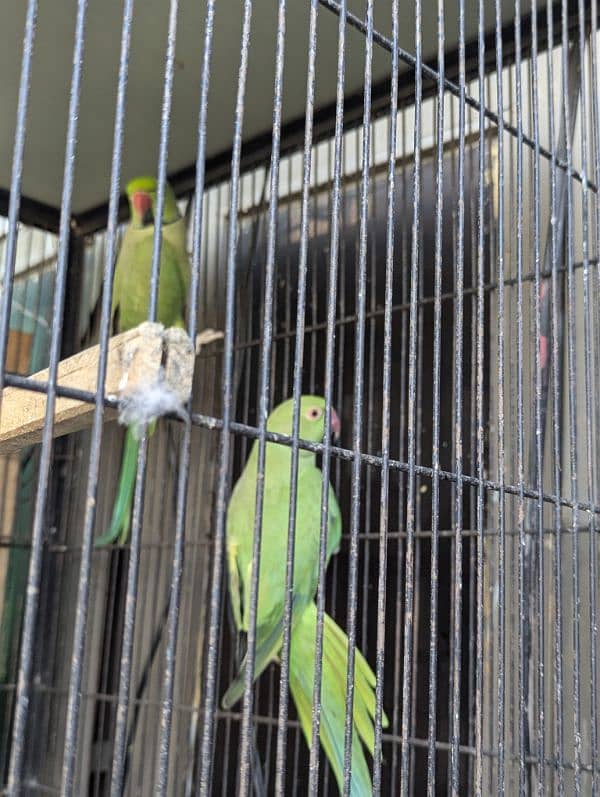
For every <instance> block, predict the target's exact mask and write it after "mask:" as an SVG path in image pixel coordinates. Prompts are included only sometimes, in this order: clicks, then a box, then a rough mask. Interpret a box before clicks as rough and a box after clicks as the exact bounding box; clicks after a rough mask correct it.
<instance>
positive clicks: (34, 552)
mask: <svg viewBox="0 0 600 797" xmlns="http://www.w3.org/2000/svg"><path fill="white" fill-rule="evenodd" d="M86 11H87V0H79V2H78V4H77V19H76V23H75V42H74V48H73V71H72V75H71V89H70V96H69V116H68V125H67V142H66V149H65V167H64V175H63V191H62V198H61V215H60V232H59V248H58V261H57V268H56V282H55V288H54V302H53V312H52V318H53V319H54V324H53V326H52V337H51V342H50V358H49V359H50V362H49V368H48V398H47V403H46V417H45V420H44V431H43V437H42V447H41V453H40V462H39V474H38V487H37V495H36V503H35V515H34V519H33V531H32V535H31V557H30V560H29V572H28V575H27V593H26V594H27V598H26V602H25V611H24V618H23V630H22V635H21V654H20V660H19V677H18V683H17V693H16V705H15V718H14V722H13V738H12V748H11V755H10V764H9V773H8V791H9V794H11V795H15V797H18V795H19V794H20V793H21V789H22V787H23V763H24V754H25V746H26V731H27V718H28V714H29V700H30V692H31V677H32V669H33V649H34V645H35V626H36V619H37V611H38V603H39V592H40V584H41V578H42V553H43V544H44V520H45V514H46V498H47V494H48V483H49V480H50V466H51V461H52V432H53V427H54V407H55V403H56V382H57V372H58V362H59V359H60V345H61V338H62V324H61V323H60V319H61V318H62V314H63V309H64V299H65V285H66V277H67V266H68V254H69V252H68V250H69V235H70V229H71V194H72V191H73V180H74V174H75V152H76V148H77V123H78V117H79V98H80V90H81V74H82V65H83V49H84V41H85V21H86ZM29 22H30V23H31V25H32V26H33V19H29ZM31 35H32V36H33V30H32V31H31ZM24 55H25V59H26V61H27V64H28V66H27V70H29V58H30V56H31V51H30V48H28V49H27V53H26V54H24ZM28 76H29V72H28V71H27V74H26V75H25V78H26V79H27V78H28ZM26 94H27V92H26V89H24V98H23V103H24V107H23V109H22V110H23V116H22V120H21V121H22V123H23V129H22V135H24V133H25V130H24V124H25V111H26ZM15 144H16V145H17V144H18V142H15ZM21 146H22V141H21ZM20 159H21V161H22V152H21V158H20ZM15 188H16V190H17V192H18V191H19V189H20V178H18V182H17V181H16V185H15ZM11 201H12V197H11ZM16 201H17V200H16V198H15V202H16ZM15 222H16V217H15ZM15 236H16V232H15ZM15 245H16V237H15ZM13 256H14V255H13ZM9 265H10V264H9ZM11 271H12V269H11ZM9 276H10V277H11V278H12V273H11V274H10V275H9ZM4 287H5V289H6V288H7V284H6V283H5V285H4ZM7 321H8V319H7Z"/></svg>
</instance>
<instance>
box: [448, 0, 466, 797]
mask: <svg viewBox="0 0 600 797" xmlns="http://www.w3.org/2000/svg"><path fill="white" fill-rule="evenodd" d="M458 68H459V98H458V99H459V103H458V235H457V256H456V284H455V286H454V293H455V296H456V305H455V314H454V352H455V388H454V389H455V393H454V395H455V399H454V402H455V417H454V461H455V464H454V468H455V472H456V485H455V503H454V601H453V604H454V618H453V629H452V636H453V654H454V655H453V665H452V678H453V681H452V726H451V749H450V773H451V793H452V795H453V797H457V795H458V793H459V776H460V767H459V744H460V679H461V626H462V524H463V520H462V516H463V483H462V472H463V441H462V412H463V400H462V393H463V332H464V330H463V319H464V258H465V240H464V239H465V8H464V0H459V11H458Z"/></svg>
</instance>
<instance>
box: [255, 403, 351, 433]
mask: <svg viewBox="0 0 600 797" xmlns="http://www.w3.org/2000/svg"><path fill="white" fill-rule="evenodd" d="M293 413H294V399H293V398H292V399H288V400H287V401H284V402H283V403H282V404H279V406H277V407H275V409H274V410H273V412H272V413H271V414H270V415H269V417H268V419H267V429H268V430H269V431H270V432H278V433H279V434H287V435H291V434H292V420H293ZM331 431H332V432H333V434H334V436H335V437H336V438H337V437H339V434H340V419H339V417H338V414H337V412H336V411H335V410H334V409H333V407H332V408H331ZM300 437H301V438H302V439H303V440H310V441H311V442H313V443H320V442H322V440H323V438H324V437H325V399H324V398H323V397H322V396H301V398H300Z"/></svg>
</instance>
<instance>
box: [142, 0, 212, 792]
mask: <svg viewBox="0 0 600 797" xmlns="http://www.w3.org/2000/svg"><path fill="white" fill-rule="evenodd" d="M214 12H215V0H207V3H206V19H205V26H204V56H203V61H202V76H201V83H200V109H199V113H198V149H197V154H196V185H195V202H194V215H193V221H192V224H193V239H192V240H193V244H192V275H191V283H190V297H189V299H188V303H189V312H188V334H189V336H190V338H191V340H192V341H194V340H195V336H196V328H197V325H198V300H199V286H200V268H201V255H202V214H203V209H204V175H205V156H206V126H207V119H208V91H209V86H210V67H211V55H212V37H213V26H214ZM191 410H192V399H191V398H190V400H189V402H188V412H191ZM191 432H192V430H191V424H190V423H189V422H187V423H186V424H185V429H184V433H183V438H182V441H181V448H180V463H179V479H178V486H177V517H176V521H175V547H174V551H173V568H172V573H171V596H170V601H169V616H168V621H167V645H166V650H165V671H164V678H163V688H162V692H163V695H162V711H161V720H160V744H159V751H158V773H157V779H156V780H157V784H156V792H157V794H162V795H165V794H166V792H167V783H168V768H169V750H170V744H171V725H172V717H173V690H174V683H175V654H176V649H177V636H178V630H179V610H180V605H181V579H182V574H183V565H184V545H185V520H186V498H187V490H188V481H189V468H190V449H191Z"/></svg>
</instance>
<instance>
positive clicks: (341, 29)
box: [308, 0, 346, 797]
mask: <svg viewBox="0 0 600 797" xmlns="http://www.w3.org/2000/svg"><path fill="white" fill-rule="evenodd" d="M345 55H346V0H341V3H340V10H339V21H338V59H337V84H336V106H335V135H334V141H335V146H334V166H333V187H332V193H331V244H330V256H329V285H328V290H327V330H326V343H325V390H324V393H325V418H324V424H325V429H330V428H331V409H332V401H333V365H334V352H335V311H336V298H337V276H338V261H339V239H340V199H341V182H342V148H343V123H344V74H345V63H346V58H345ZM330 467H331V437H330V435H329V434H326V435H325V439H324V441H323V457H322V465H321V471H322V492H321V530H320V539H319V581H318V587H317V631H316V640H315V672H314V685H313V687H314V688H313V699H312V738H311V745H310V763H309V781H308V793H309V795H310V797H316V795H317V791H318V785H319V729H320V720H321V673H322V665H323V615H324V612H325V566H326V555H327V528H328V523H329V473H330Z"/></svg>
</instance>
